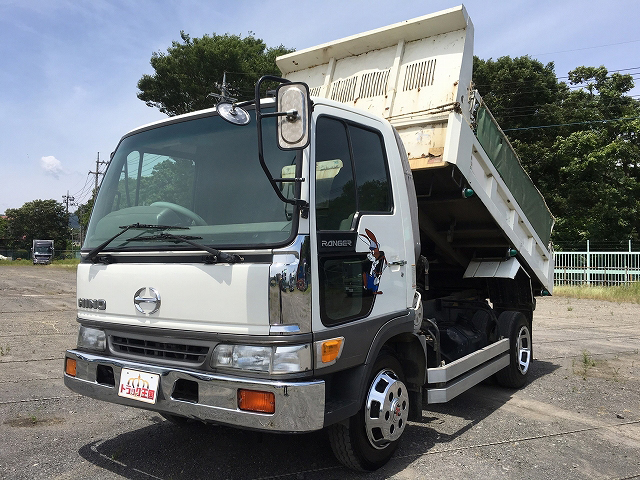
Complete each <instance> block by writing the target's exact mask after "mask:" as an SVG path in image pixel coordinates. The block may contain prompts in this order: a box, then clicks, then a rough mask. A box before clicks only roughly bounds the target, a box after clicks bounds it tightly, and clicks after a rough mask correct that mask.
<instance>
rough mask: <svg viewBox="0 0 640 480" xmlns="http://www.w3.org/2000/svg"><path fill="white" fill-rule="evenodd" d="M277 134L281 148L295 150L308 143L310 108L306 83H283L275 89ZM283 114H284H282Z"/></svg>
mask: <svg viewBox="0 0 640 480" xmlns="http://www.w3.org/2000/svg"><path fill="white" fill-rule="evenodd" d="M276 105H277V107H276V108H277V111H278V112H279V113H280V115H279V116H278V126H277V136H278V147H280V149H281V150H296V149H299V148H305V147H306V146H307V145H309V140H310V137H311V135H310V132H311V121H310V120H311V119H310V116H311V109H310V108H309V87H308V86H307V84H306V83H302V82H295V83H285V84H282V85H280V86H278V89H277V90H276ZM283 114H284V115H283Z"/></svg>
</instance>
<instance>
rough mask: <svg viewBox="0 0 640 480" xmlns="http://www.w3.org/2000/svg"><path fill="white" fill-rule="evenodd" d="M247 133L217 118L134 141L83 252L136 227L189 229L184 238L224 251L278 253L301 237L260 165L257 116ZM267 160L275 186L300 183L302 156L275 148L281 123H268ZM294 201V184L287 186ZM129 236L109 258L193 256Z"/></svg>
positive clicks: (128, 142) (113, 172)
mask: <svg viewBox="0 0 640 480" xmlns="http://www.w3.org/2000/svg"><path fill="white" fill-rule="evenodd" d="M251 116H252V123H251V124H249V125H247V126H237V125H232V124H230V123H228V122H226V121H224V120H223V119H222V118H220V117H218V116H217V115H212V116H208V117H199V118H195V119H187V120H185V121H182V122H179V123H173V124H169V125H164V126H160V127H157V128H153V129H150V130H147V131H142V132H140V133H136V134H134V135H131V136H128V137H126V138H124V139H123V140H122V142H121V143H120V145H119V146H118V149H117V150H116V152H115V154H114V156H113V159H112V161H111V162H110V165H109V168H108V169H107V173H106V175H105V178H104V180H103V182H102V186H101V187H100V193H99V194H98V198H97V200H96V205H95V207H94V210H93V214H92V216H91V221H90V223H89V228H88V231H87V237H86V240H85V242H84V245H83V249H91V248H94V247H96V246H97V245H100V244H101V243H102V242H104V241H105V240H106V239H108V238H110V237H111V236H113V235H115V234H116V233H118V232H119V231H120V227H121V226H125V225H131V224H134V223H140V224H147V225H168V226H181V227H188V228H187V229H185V230H181V233H180V234H181V235H182V234H184V235H190V236H191V238H198V242H199V243H201V244H203V245H208V246H215V247H218V248H247V247H261V246H275V245H279V244H283V243H285V242H287V241H288V240H289V239H290V238H292V237H293V235H294V234H295V231H294V229H295V228H296V223H295V222H294V220H295V219H296V217H297V216H296V215H294V214H293V208H292V206H291V205H288V204H284V203H283V202H282V201H281V200H280V199H278V197H277V195H276V193H275V192H274V191H273V187H272V186H271V184H270V183H269V180H268V179H267V177H266V176H265V174H264V172H263V171H262V168H261V167H260V163H259V160H258V145H257V134H256V124H255V114H254V112H253V111H252V112H251ZM263 139H264V157H265V161H266V163H267V166H268V167H269V170H270V172H271V174H272V175H273V177H274V178H285V177H294V176H295V174H296V169H297V168H299V167H297V164H296V158H297V152H295V151H293V152H292V151H289V152H285V151H282V150H280V149H278V147H277V145H276V133H275V118H269V119H264V120H263ZM281 190H282V192H283V194H284V195H285V197H287V198H293V197H294V193H295V192H294V188H293V184H291V183H284V184H281ZM137 236H142V235H141V232H140V231H136V230H133V229H132V230H130V231H127V232H126V233H124V234H123V235H122V236H120V237H118V238H117V239H116V240H114V241H113V242H112V243H111V244H109V245H108V247H107V248H105V250H114V249H115V250H118V249H127V250H140V249H154V250H158V249H165V250H166V249H170V250H179V249H191V250H193V249H194V247H192V246H190V245H188V244H184V243H176V242H175V241H171V240H170V239H168V238H165V239H163V238H162V237H161V236H156V238H153V239H144V237H145V236H146V237H148V235H144V236H142V237H143V238H142V239H140V240H138V239H134V238H133V237H137Z"/></svg>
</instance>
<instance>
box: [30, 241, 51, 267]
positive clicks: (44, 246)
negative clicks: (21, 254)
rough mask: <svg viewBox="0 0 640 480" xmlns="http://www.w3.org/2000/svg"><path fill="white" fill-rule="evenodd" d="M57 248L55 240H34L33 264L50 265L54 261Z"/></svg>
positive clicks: (32, 249) (32, 248) (32, 250)
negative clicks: (54, 246)
mask: <svg viewBox="0 0 640 480" xmlns="http://www.w3.org/2000/svg"><path fill="white" fill-rule="evenodd" d="M54 253H55V250H54V248H53V240H34V241H33V245H32V247H31V260H33V264H34V265H36V264H42V265H49V264H50V263H51V262H52V261H53V255H54Z"/></svg>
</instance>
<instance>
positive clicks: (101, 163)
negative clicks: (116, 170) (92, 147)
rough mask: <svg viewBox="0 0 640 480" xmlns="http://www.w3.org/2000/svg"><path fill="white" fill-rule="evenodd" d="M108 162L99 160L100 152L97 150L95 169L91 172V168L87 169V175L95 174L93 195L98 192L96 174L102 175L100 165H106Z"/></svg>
mask: <svg viewBox="0 0 640 480" xmlns="http://www.w3.org/2000/svg"><path fill="white" fill-rule="evenodd" d="M108 163H109V162H101V161H100V152H98V157H97V158H96V171H95V172H92V171H91V170H89V175H95V176H96V186H95V188H94V190H93V193H94V195H97V194H98V176H99V175H104V174H103V173H101V172H100V165H107V164H108Z"/></svg>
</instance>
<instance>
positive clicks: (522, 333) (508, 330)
mask: <svg viewBox="0 0 640 480" xmlns="http://www.w3.org/2000/svg"><path fill="white" fill-rule="evenodd" d="M498 332H499V335H500V336H502V337H504V338H508V339H509V345H510V347H509V356H510V360H511V361H510V363H509V366H508V367H505V368H503V369H502V370H500V371H499V372H497V373H496V374H495V379H496V381H497V382H498V383H499V384H500V385H502V386H503V387H508V388H521V387H523V386H524V384H525V383H526V382H527V377H528V376H529V372H530V370H531V368H530V367H531V360H532V355H531V354H532V349H531V325H530V324H529V321H528V320H527V317H525V316H524V315H523V314H522V313H520V312H512V311H507V312H502V313H501V314H500V316H499V317H498Z"/></svg>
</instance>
